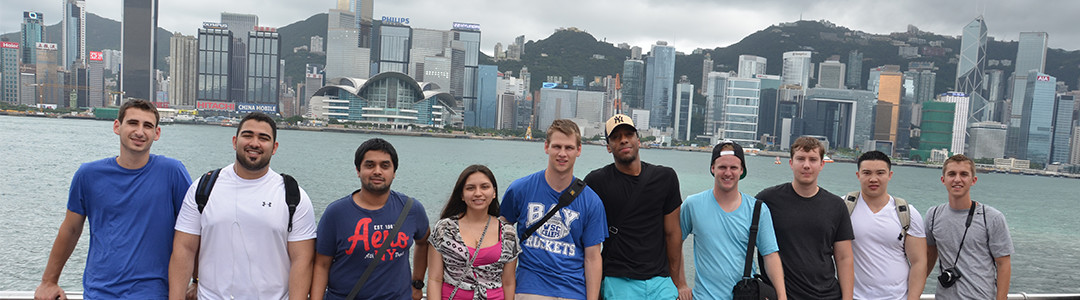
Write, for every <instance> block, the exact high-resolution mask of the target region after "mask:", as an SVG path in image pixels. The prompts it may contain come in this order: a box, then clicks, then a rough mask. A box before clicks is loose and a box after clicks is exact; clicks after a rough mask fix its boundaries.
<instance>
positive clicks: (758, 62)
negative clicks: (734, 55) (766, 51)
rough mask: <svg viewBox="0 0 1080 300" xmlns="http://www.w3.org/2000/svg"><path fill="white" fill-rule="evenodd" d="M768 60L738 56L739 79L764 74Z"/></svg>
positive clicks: (751, 56)
mask: <svg viewBox="0 0 1080 300" xmlns="http://www.w3.org/2000/svg"><path fill="white" fill-rule="evenodd" d="M767 64H768V60H767V59H765V58H764V57H760V56H754V55H745V54H744V55H739V75H738V76H739V78H754V75H758V74H765V66H766V65H767Z"/></svg>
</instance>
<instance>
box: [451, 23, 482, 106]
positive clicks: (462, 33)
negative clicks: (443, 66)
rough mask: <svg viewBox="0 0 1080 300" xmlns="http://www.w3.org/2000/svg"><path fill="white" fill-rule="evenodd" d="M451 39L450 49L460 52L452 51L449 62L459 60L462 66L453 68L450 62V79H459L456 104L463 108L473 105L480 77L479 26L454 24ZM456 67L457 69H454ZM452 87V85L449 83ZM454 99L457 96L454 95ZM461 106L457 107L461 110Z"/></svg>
mask: <svg viewBox="0 0 1080 300" xmlns="http://www.w3.org/2000/svg"><path fill="white" fill-rule="evenodd" d="M450 32H451V35H452V36H453V39H452V40H451V42H450V47H451V48H454V49H457V50H461V52H457V51H454V52H453V53H451V56H459V57H460V60H459V59H458V58H457V57H451V60H459V61H460V62H461V63H462V64H461V65H460V66H455V65H454V63H453V61H451V68H452V70H451V72H453V73H451V75H450V78H451V79H453V78H454V77H458V76H460V78H461V85H460V87H461V94H460V97H461V98H459V100H460V101H461V102H460V103H458V104H459V105H462V106H464V107H469V106H472V105H475V104H474V103H473V102H475V101H476V98H477V96H478V95H477V91H476V87H477V86H478V84H477V82H476V81H477V80H479V77H480V74H479V72H480V70H479V68H480V24H471V23H459V22H454V24H453V29H451V30H450ZM455 67H458V68H455ZM451 85H453V83H451ZM454 96H455V97H456V96H458V95H454ZM462 106H459V108H461V107H462Z"/></svg>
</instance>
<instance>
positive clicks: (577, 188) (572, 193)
mask: <svg viewBox="0 0 1080 300" xmlns="http://www.w3.org/2000/svg"><path fill="white" fill-rule="evenodd" d="M583 189H585V181H582V180H581V179H577V177H575V178H574V181H573V182H571V183H570V188H568V189H566V191H563V193H562V195H559V203H558V204H555V207H553V208H551V210H549V211H548V212H547V214H546V215H544V217H543V218H540V221H536V223H533V224H532V226H529V228H528V229H525V232H523V233H522V234H521V240H522V241H525V240H526V239H528V238H529V236H530V235H532V234H533V233H535V232H536V230H537V229H540V226H543V225H544V223H547V221H548V219H551V217H552V216H554V215H555V213H558V212H559V210H560V209H563V207H567V206H570V203H571V202H574V199H577V196H578V195H579V194H581V190H583Z"/></svg>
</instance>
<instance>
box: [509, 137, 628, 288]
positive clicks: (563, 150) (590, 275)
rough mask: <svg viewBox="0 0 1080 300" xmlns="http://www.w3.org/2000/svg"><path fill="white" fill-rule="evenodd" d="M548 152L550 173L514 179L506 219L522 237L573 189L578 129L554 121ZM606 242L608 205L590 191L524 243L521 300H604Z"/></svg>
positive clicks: (578, 151) (519, 273)
mask: <svg viewBox="0 0 1080 300" xmlns="http://www.w3.org/2000/svg"><path fill="white" fill-rule="evenodd" d="M544 152H545V153H547V155H548V165H547V168H546V169H544V170H541V171H540V172H536V173H533V174H531V175H527V176H525V177H522V178H519V179H518V180H514V182H513V183H511V184H510V187H508V188H507V189H506V195H505V196H503V202H502V205H501V207H500V210H501V212H500V214H501V215H502V216H503V217H505V218H506V220H507V221H508V222H510V223H517V224H516V226H517V230H518V232H526V229H527V228H529V227H530V226H532V225H533V224H534V223H537V222H538V221H539V220H540V219H541V218H543V217H544V215H546V214H547V213H548V212H549V211H550V210H551V209H552V208H553V207H555V206H556V204H557V203H558V202H559V196H560V195H561V194H562V193H563V192H564V191H565V190H567V189H569V188H570V187H571V184H572V183H573V181H574V161H575V160H577V157H578V156H580V155H581V133H580V132H579V131H578V126H577V124H574V122H572V121H570V120H565V119H559V120H555V121H554V122H552V123H551V127H549V128H548V130H547V140H546V141H544ZM522 236H524V235H522ZM605 238H607V220H606V215H605V212H604V205H603V202H601V201H600V196H597V195H596V193H595V192H593V190H592V189H590V188H589V187H585V188H584V189H582V190H581V193H579V194H578V195H577V198H576V199H575V200H574V201H573V202H571V203H570V205H569V206H567V207H565V208H562V209H560V210H559V211H558V212H557V213H555V214H554V215H553V216H552V217H551V218H550V219H548V220H547V221H546V222H544V225H542V226H540V227H539V229H538V230H536V232H535V233H533V234H532V235H530V236H529V237H528V238H526V239H525V240H523V241H521V248H522V253H521V256H519V261H518V269H517V290H516V291H515V292H517V295H516V297H515V299H519V300H521V299H523V300H532V299H544V300H551V299H598V298H599V297H600V281H601V277H602V272H601V268H602V267H603V261H602V259H601V256H600V243H603V242H604V239H605Z"/></svg>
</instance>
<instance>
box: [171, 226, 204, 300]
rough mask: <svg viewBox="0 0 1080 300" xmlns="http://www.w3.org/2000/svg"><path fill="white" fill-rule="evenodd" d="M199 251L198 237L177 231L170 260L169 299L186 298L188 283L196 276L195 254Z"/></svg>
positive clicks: (178, 299)
mask: <svg viewBox="0 0 1080 300" xmlns="http://www.w3.org/2000/svg"><path fill="white" fill-rule="evenodd" d="M198 251H199V236H198V235H194V234H190V233H186V232H183V231H179V230H177V231H176V235H174V236H173V251H172V257H171V258H170V259H169V299H172V300H180V299H184V297H185V296H186V293H187V287H188V283H190V282H191V279H192V277H193V275H194V274H195V263H196V262H195V253H196V252H198Z"/></svg>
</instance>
